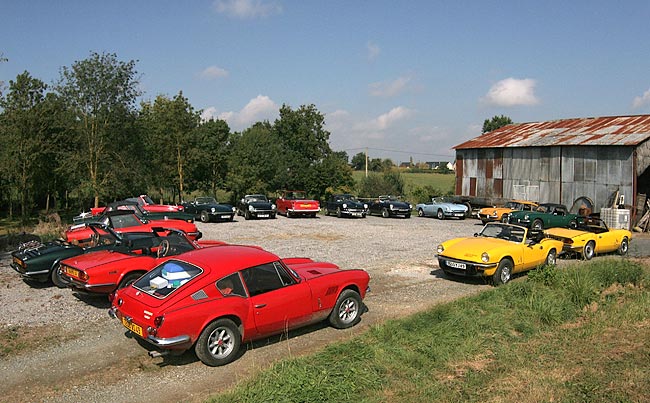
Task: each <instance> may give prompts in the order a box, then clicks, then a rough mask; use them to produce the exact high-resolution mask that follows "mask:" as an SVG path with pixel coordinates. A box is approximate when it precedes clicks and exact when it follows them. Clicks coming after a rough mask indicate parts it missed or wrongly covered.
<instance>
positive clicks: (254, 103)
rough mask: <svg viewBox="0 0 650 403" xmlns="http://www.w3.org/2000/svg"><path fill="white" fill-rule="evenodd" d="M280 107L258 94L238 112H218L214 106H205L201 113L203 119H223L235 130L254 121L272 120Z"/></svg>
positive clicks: (244, 127)
mask: <svg viewBox="0 0 650 403" xmlns="http://www.w3.org/2000/svg"><path fill="white" fill-rule="evenodd" d="M279 109H280V107H279V106H278V105H277V104H276V103H275V102H273V100H271V98H269V97H267V96H265V95H258V96H257V97H255V98H253V99H251V100H250V101H248V103H247V104H246V106H244V107H243V108H242V110H240V111H239V112H233V111H229V112H221V113H219V112H218V111H217V109H216V108H215V107H214V106H210V107H208V108H205V109H204V110H203V112H202V113H201V119H202V120H203V121H206V120H210V119H221V120H225V121H226V122H227V123H228V125H229V126H230V127H231V128H233V129H235V130H243V129H246V128H248V127H250V126H252V125H253V124H254V123H257V122H260V121H264V120H272V119H274V118H275V117H277V114H278V111H279Z"/></svg>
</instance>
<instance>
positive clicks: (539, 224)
mask: <svg viewBox="0 0 650 403" xmlns="http://www.w3.org/2000/svg"><path fill="white" fill-rule="evenodd" d="M532 229H536V230H542V229H544V223H543V222H542V220H540V219H539V218H538V219H536V220H535V221H533V225H532Z"/></svg>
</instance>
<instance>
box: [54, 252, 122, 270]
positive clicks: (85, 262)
mask: <svg viewBox="0 0 650 403" xmlns="http://www.w3.org/2000/svg"><path fill="white" fill-rule="evenodd" d="M133 256H134V255H129V254H126V253H121V252H114V251H108V250H102V251H97V252H92V253H86V254H84V255H79V256H75V257H71V258H69V259H66V260H64V261H62V262H61V263H62V264H65V265H68V266H72V267H74V268H75V269H79V270H84V271H85V270H87V269H90V268H91V267H95V266H99V265H103V264H107V263H113V262H117V261H119V260H123V259H132V258H133Z"/></svg>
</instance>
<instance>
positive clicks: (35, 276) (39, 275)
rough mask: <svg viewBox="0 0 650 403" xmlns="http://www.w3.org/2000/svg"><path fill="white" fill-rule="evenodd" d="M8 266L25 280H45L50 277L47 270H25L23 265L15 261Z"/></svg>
mask: <svg viewBox="0 0 650 403" xmlns="http://www.w3.org/2000/svg"><path fill="white" fill-rule="evenodd" d="M10 266H11V268H12V269H14V270H15V271H16V273H18V274H19V275H20V277H22V278H24V279H26V280H33V281H39V282H46V281H47V280H48V279H49V278H50V271H49V270H39V271H27V270H26V269H25V268H24V267H22V266H20V265H18V264H16V263H11V264H10Z"/></svg>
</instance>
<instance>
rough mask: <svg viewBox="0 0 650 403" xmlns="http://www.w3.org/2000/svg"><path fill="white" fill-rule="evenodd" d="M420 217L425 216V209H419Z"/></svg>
mask: <svg viewBox="0 0 650 403" xmlns="http://www.w3.org/2000/svg"><path fill="white" fill-rule="evenodd" d="M418 217H424V211H423V210H422V209H421V208H419V209H418Z"/></svg>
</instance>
